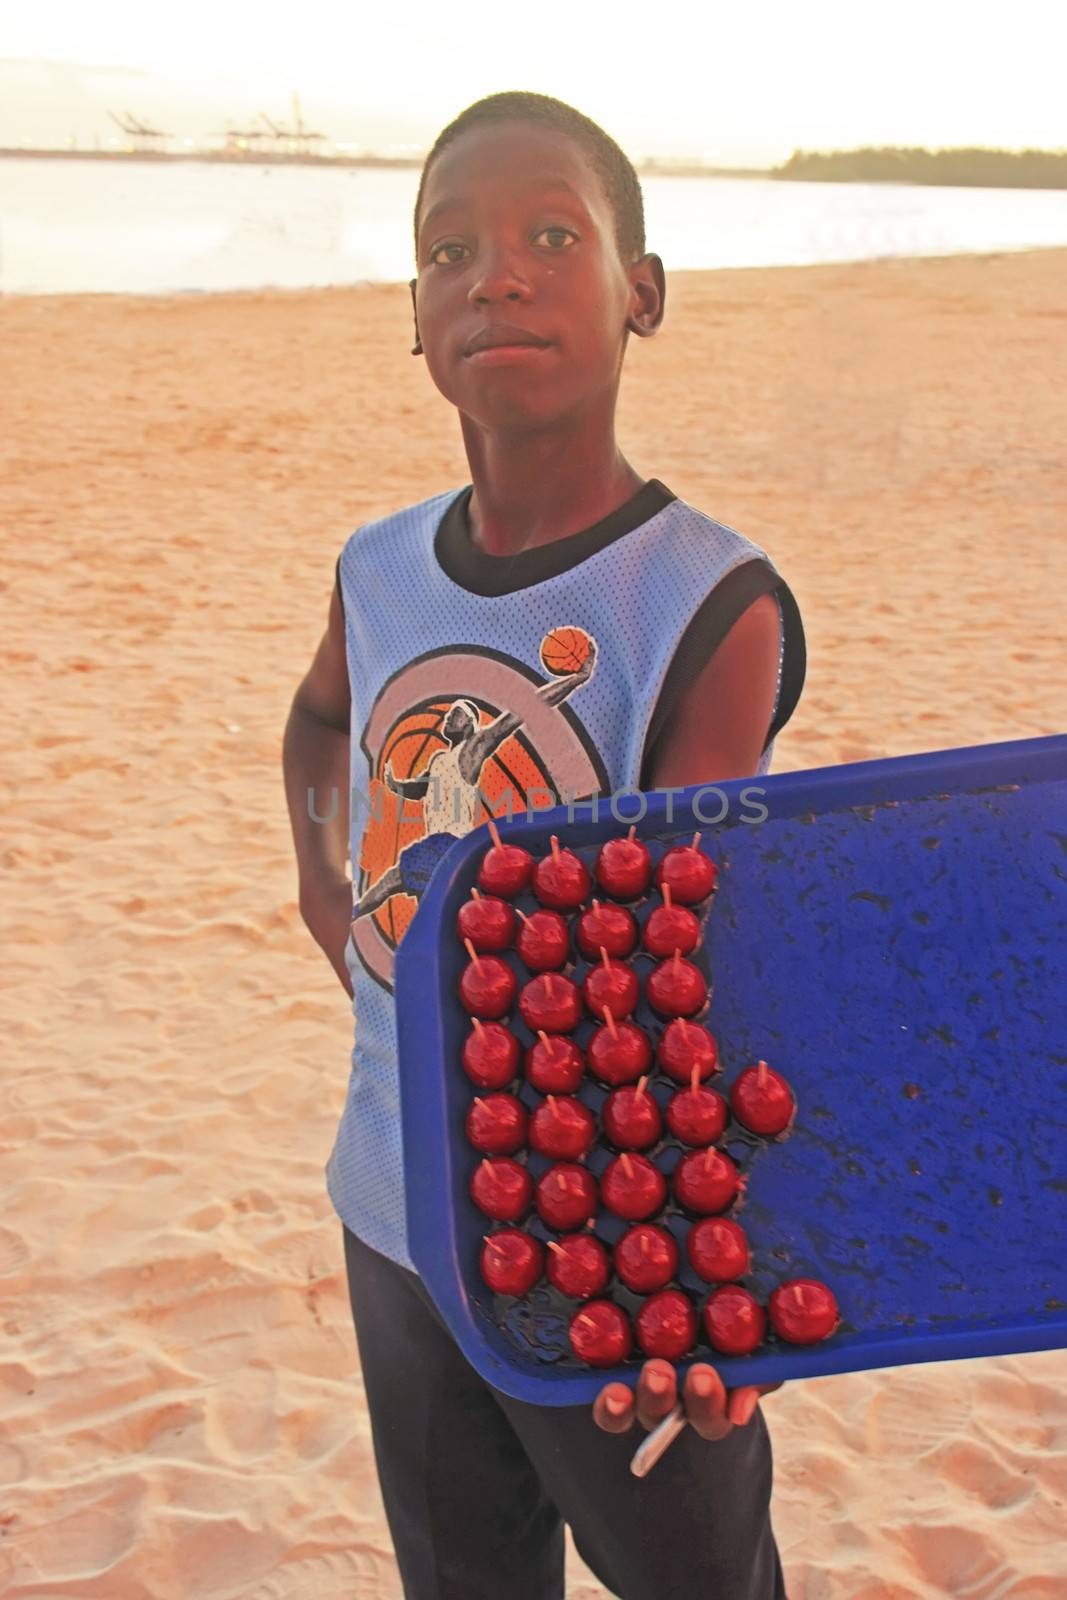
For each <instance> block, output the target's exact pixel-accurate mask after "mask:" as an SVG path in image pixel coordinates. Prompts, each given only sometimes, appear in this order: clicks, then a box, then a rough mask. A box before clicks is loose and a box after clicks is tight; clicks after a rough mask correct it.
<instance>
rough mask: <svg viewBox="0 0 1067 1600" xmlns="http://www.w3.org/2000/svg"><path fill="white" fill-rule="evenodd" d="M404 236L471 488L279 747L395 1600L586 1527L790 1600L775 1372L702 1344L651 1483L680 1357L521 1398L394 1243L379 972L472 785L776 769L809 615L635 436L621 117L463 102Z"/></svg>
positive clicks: (381, 536)
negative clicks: (348, 801) (647, 473)
mask: <svg viewBox="0 0 1067 1600" xmlns="http://www.w3.org/2000/svg"><path fill="white" fill-rule="evenodd" d="M415 236H416V259H417V264H418V276H417V277H416V278H415V279H413V280H412V283H411V289H412V301H413V308H414V312H415V334H416V338H415V346H414V350H413V354H417V355H423V356H424V357H425V360H426V363H427V366H428V368H429V371H430V375H431V377H432V379H433V381H434V383H435V385H436V386H437V388H438V389H439V390H440V392H441V393H442V394H443V395H444V397H445V398H446V399H447V400H449V401H451V403H452V404H453V405H454V406H455V407H456V408H457V410H458V412H459V417H460V426H461V429H462V433H463V439H464V444H465V447H466V451H467V457H468V461H469V463H470V471H471V483H470V485H468V486H466V487H465V488H464V489H462V490H460V491H458V492H457V491H455V490H451V491H448V492H446V493H444V494H440V495H436V496H434V497H432V498H431V499H429V500H427V501H424V502H422V503H421V504H420V505H418V506H414V507H410V508H407V509H406V510H404V511H402V512H398V513H396V514H395V515H394V516H390V517H386V518H383V519H381V520H380V521H378V522H377V523H372V524H369V525H367V526H365V527H363V528H360V529H358V530H357V532H356V533H355V534H354V535H353V536H352V537H351V538H350V539H349V540H348V542H347V543H346V545H345V547H344V550H343V551H342V554H341V557H340V558H339V560H338V564H337V587H336V591H335V593H334V595H333V598H332V600H331V605H330V616H329V624H328V628H327V632H326V635H325V636H324V638H323V640H322V642H321V644H320V645H319V649H318V652H317V654H316V656H315V659H314V661H313V663H312V666H311V669H310V671H309V672H308V674H307V676H306V678H305V679H304V681H303V683H302V684H301V685H300V687H299V689H298V690H297V693H296V696H295V699H294V702H293V708H292V712H291V715H290V719H289V723H288V725H287V728H286V736H285V755H284V764H285V779H286V788H287V795H288V802H289V809H290V815H291V820H292V825H293V833H294V840H295V845H296V852H297V859H298V866H299V876H300V905H301V911H302V914H303V916H304V919H305V921H306V923H307V925H308V927H309V929H310V931H311V932H312V934H313V935H314V937H315V938H316V940H317V941H318V943H319V944H320V945H321V946H322V948H323V949H324V951H325V952H326V954H327V956H328V957H329V959H330V961H331V963H332V964H333V966H334V968H335V970H336V971H337V973H338V975H339V977H340V978H341V980H342V982H343V983H344V984H345V987H346V989H347V991H348V992H349V994H350V995H351V996H352V997H353V1004H354V1011H355V1014H356V1018H357V1021H358V1028H357V1037H356V1045H355V1048H354V1050H353V1054H352V1064H353V1070H352V1073H351V1076H350V1080H349V1088H348V1094H347V1097H346V1104H345V1108H344V1113H343V1115H342V1120H341V1125H340V1127H339V1129H338V1135H337V1141H336V1144H335V1146H334V1150H333V1152H332V1154H331V1157H330V1161H329V1164H328V1166H327V1184H328V1188H329V1192H330V1195H331V1198H332V1200H333V1203H334V1206H335V1208H336V1210H337V1212H338V1214H339V1216H340V1217H341V1219H342V1222H343V1224H344V1227H343V1240H344V1248H345V1260H346V1267H347V1272H348V1281H349V1288H350V1296H351V1302H352V1312H353V1319H354V1323H355V1328H356V1336H357V1342H358V1347H359V1352H360V1359H361V1365H362V1371H363V1377H364V1382H365V1385H366V1392H367V1400H368V1407H369V1411H370V1417H371V1425H372V1434H373V1440H374V1448H375V1456H376V1460H377V1464H378V1471H379V1477H380V1481H381V1487H382V1494H383V1498H384V1502H385V1507H386V1513H387V1516H388V1519H389V1525H390V1530H391V1532H392V1536H393V1542H394V1545H395V1548H396V1553H397V1560H398V1563H399V1567H400V1571H401V1575H402V1578H403V1582H404V1592H405V1595H406V1596H408V1600H559V1597H562V1595H563V1554H564V1535H563V1528H564V1523H569V1524H570V1526H571V1529H572V1532H573V1535H574V1539H575V1543H576V1546H577V1548H578V1550H579V1551H580V1553H581V1555H582V1557H583V1559H584V1560H585V1561H586V1562H587V1563H588V1564H589V1566H590V1567H591V1568H592V1569H593V1571H594V1572H596V1574H597V1576H598V1577H599V1578H600V1580H601V1582H602V1583H603V1584H604V1585H605V1586H606V1587H607V1588H608V1589H609V1590H610V1591H611V1592H612V1593H613V1594H616V1595H620V1596H623V1597H625V1600H667V1597H668V1596H675V1595H677V1596H680V1595H682V1594H683V1592H684V1593H685V1594H686V1596H690V1595H701V1596H707V1597H708V1600H711V1597H713V1596H714V1597H715V1600H742V1597H744V1600H781V1597H783V1596H784V1594H785V1590H784V1586H783V1582H782V1573H781V1566H780V1563H779V1559H778V1552H777V1548H776V1546H775V1541H774V1536H773V1532H772V1529H771V1524H770V1513H769V1501H770V1490H771V1476H772V1467H771V1451H770V1440H769V1436H768V1433H767V1428H766V1424H765V1423H764V1420H763V1417H762V1413H761V1412H760V1411H759V1409H758V1405H757V1402H758V1399H759V1397H760V1395H761V1394H762V1393H765V1392H767V1389H768V1388H777V1387H779V1385H769V1386H765V1387H764V1388H762V1389H759V1388H754V1387H753V1388H747V1389H740V1390H735V1391H733V1393H732V1394H730V1395H726V1394H725V1393H724V1391H723V1386H722V1382H721V1380H720V1379H719V1377H718V1374H717V1373H716V1371H715V1369H714V1367H712V1366H711V1365H710V1364H708V1363H703V1362H698V1363H696V1364H695V1365H694V1366H693V1368H692V1369H691V1372H690V1374H689V1376H688V1379H687V1382H686V1386H685V1395H684V1401H685V1407H686V1415H687V1419H688V1422H689V1423H690V1426H688V1427H687V1428H686V1429H685V1430H684V1431H683V1433H682V1434H681V1436H680V1437H679V1439H678V1440H677V1442H676V1443H675V1444H674V1445H673V1446H672V1447H671V1449H670V1450H669V1451H668V1452H667V1454H666V1455H665V1456H664V1458H663V1459H662V1461H661V1462H660V1463H659V1464H658V1465H657V1466H656V1467H655V1468H654V1469H653V1471H652V1472H651V1474H650V1475H649V1477H648V1478H647V1479H643V1480H639V1479H636V1478H635V1477H633V1476H632V1474H630V1473H629V1470H628V1465H629V1459H630V1456H631V1455H632V1453H633V1448H634V1441H633V1439H632V1438H627V1437H626V1434H627V1432H628V1431H629V1430H630V1429H631V1427H632V1424H633V1421H634V1418H635V1416H636V1418H637V1419H638V1420H639V1421H640V1422H641V1424H642V1425H643V1426H644V1427H645V1428H651V1427H653V1426H655V1424H656V1422H657V1421H658V1420H659V1419H660V1418H662V1417H663V1416H664V1415H666V1413H667V1412H668V1411H670V1410H671V1409H672V1407H673V1406H674V1404H675V1401H676V1391H675V1372H674V1368H673V1367H672V1365H671V1364H670V1363H669V1362H665V1361H658V1360H653V1361H649V1362H646V1363H645V1365H644V1367H643V1368H642V1371H641V1375H640V1379H639V1382H638V1385H637V1391H636V1394H635V1393H634V1391H633V1390H631V1389H630V1387H629V1386H628V1385H626V1384H621V1383H611V1384H607V1385H606V1386H605V1387H604V1389H603V1390H602V1391H601V1393H600V1395H599V1397H598V1399H597V1401H596V1404H595V1406H594V1407H593V1410H592V1413H591V1414H590V1411H589V1409H588V1408H587V1407H584V1406H574V1407H540V1406H533V1405H526V1404H523V1403H521V1402H518V1401H514V1400H512V1399H510V1398H509V1397H508V1396H505V1395H503V1394H501V1393H499V1392H498V1391H497V1390H495V1389H493V1388H492V1387H491V1386H490V1385H488V1384H487V1383H485V1382H484V1381H483V1380H482V1379H480V1378H479V1377H478V1375H477V1374H476V1373H475V1372H474V1371H473V1369H472V1368H471V1367H470V1366H469V1364H468V1363H467V1361H466V1360H465V1358H464V1357H463V1356H462V1354H461V1352H460V1351H459V1349H458V1347H457V1346H456V1345H455V1343H454V1341H453V1340H452V1338H451V1335H450V1334H449V1332H448V1330H447V1327H446V1325H445V1324H444V1322H443V1320H442V1319H441V1318H440V1316H439V1315H438V1313H437V1311H436V1307H435V1306H434V1304H433V1302H432V1300H431V1298H430V1296H429V1294H428V1293H427V1291H426V1289H425V1286H424V1285H423V1284H422V1283H421V1280H420V1279H419V1278H418V1276H417V1275H416V1274H415V1272H414V1270H413V1264H412V1262H411V1261H410V1258H409V1256H408V1252H407V1242H406V1233H405V1228H404V1217H405V1212H404V1195H403V1170H402V1156H401V1141H400V1128H399V1090H398V1085H397V1073H396V1058H395V1014H394V1011H393V998H392V985H391V978H392V961H393V957H394V954H395V949H396V946H397V944H398V943H399V942H400V940H401V939H402V938H403V934H404V930H405V928H406V926H407V923H408V921H410V918H411V915H412V914H413V912H414V909H415V903H417V897H418V895H419V893H420V892H421V889H422V888H424V887H425V884H426V882H427V881H428V879H429V874H430V873H431V872H432V870H433V866H434V864H435V863H436V860H437V859H439V857H440V855H441V854H442V853H443V852H444V851H446V850H447V849H448V848H449V846H450V844H451V842H452V839H453V838H454V837H456V836H457V835H460V834H462V833H464V832H466V831H467V829H468V828H469V827H472V826H476V825H477V824H478V822H479V821H480V820H482V819H481V818H478V817H476V816H475V815H474V808H473V804H472V796H473V795H474V794H475V792H476V788H477V790H478V791H480V792H481V793H485V794H489V795H490V796H492V795H493V794H494V793H499V792H500V789H501V786H506V787H510V788H511V790H512V793H513V794H514V792H515V790H516V789H518V791H519V797H518V804H519V807H520V808H524V807H525V806H526V805H527V804H529V805H531V806H532V805H534V804H535V803H537V801H536V800H535V799H534V798H532V797H530V798H528V796H529V795H530V791H531V790H537V791H539V800H540V803H541V804H542V805H543V804H546V803H548V802H549V801H551V802H552V803H558V802H559V801H560V800H565V799H566V798H568V796H571V797H579V796H582V795H585V796H588V795H590V794H592V793H593V792H598V793H599V794H600V795H601V797H602V802H601V803H602V804H603V803H604V801H605V800H606V797H607V796H608V795H609V794H611V793H613V792H615V791H617V790H621V789H626V788H635V787H642V788H645V789H652V788H666V787H674V786H685V785H690V784H696V783H702V782H709V783H710V782H714V781H715V780H720V779H729V778H735V777H742V776H746V775H749V774H753V773H755V774H757V775H758V774H759V773H762V772H764V771H766V770H767V767H768V766H769V763H770V757H771V753H772V749H773V738H774V735H775V734H776V733H777V731H778V730H779V729H780V728H781V727H782V726H783V725H784V723H785V722H786V721H787V720H788V718H789V716H790V715H791V714H792V711H793V709H794V708H795V706H796V703H797V700H798V698H799V694H800V689H801V685H802V683H803V676H804V645H803V631H802V628H801V625H800V618H799V613H798V612H797V608H796V604H795V601H794V600H793V597H792V595H791V593H790V591H789V589H788V586H787V585H786V584H785V583H784V582H783V581H782V579H781V578H780V576H779V575H778V573H777V572H776V571H775V569H774V567H773V566H772V565H771V563H770V562H769V561H768V560H767V558H766V556H765V555H764V553H763V552H762V551H760V550H758V549H757V547H756V546H754V545H752V544H751V543H750V542H749V541H748V540H746V539H744V538H743V537H742V536H741V535H740V534H737V533H736V532H734V531H733V530H732V529H728V528H725V527H724V526H723V525H722V524H719V523H716V522H714V521H712V519H711V518H709V517H707V516H705V515H704V514H703V513H700V512H698V511H696V510H694V508H692V507H689V506H686V505H685V503H684V502H682V501H679V500H678V499H677V498H676V497H675V496H674V495H673V494H672V492H671V491H670V490H669V489H668V488H667V487H666V486H665V485H664V484H663V483H661V482H660V480H659V479H655V478H653V479H651V480H649V481H646V480H645V479H643V478H642V477H641V475H640V474H639V473H638V472H636V471H635V469H634V468H633V467H632V466H630V464H629V463H628V462H627V461H626V460H625V459H624V458H623V456H622V453H621V452H620V450H619V448H618V446H617V444H616V441H615V431H614V416H615V403H616V397H617V392H618V385H619V380H620V377H621V369H622V361H623V356H624V353H625V349H626V345H627V341H628V338H629V335H630V334H631V333H633V334H636V335H637V337H639V338H647V337H649V336H650V335H652V334H654V333H655V331H656V329H657V328H658V327H659V326H660V323H661V320H662V317H663V308H664V293H665V287H664V272H663V266H662V263H661V261H660V259H659V257H658V256H656V255H653V254H649V253H646V252H645V246H644V218H643V209H642V203H641V193H640V186H639V184H638V182H637V177H636V174H635V173H634V171H633V168H632V166H631V165H630V163H629V161H628V160H627V159H626V157H625V155H624V154H623V153H622V151H621V150H620V149H619V148H618V146H617V145H616V144H615V143H614V141H613V140H611V139H610V138H609V137H608V135H607V134H606V133H604V131H603V130H602V129H600V128H599V127H598V126H597V125H596V124H595V123H593V122H591V121H589V119H588V118H586V117H584V116H582V114H581V113H580V112H577V111H575V110H574V109H573V108H571V107H569V106H566V105H564V104H563V103H562V102H560V101H557V100H554V99H551V98H549V97H547V96H542V95H533V94H522V93H509V94H501V95H493V96H490V97H488V98H487V99H486V100H482V101H479V102H477V103H476V104H475V105H473V106H471V107H468V109H467V110H466V111H465V112H463V113H462V114H461V115H460V116H459V117H458V118H457V119H456V120H455V121H454V122H453V123H451V124H449V126H448V127H447V128H445V129H444V131H443V132H442V133H441V134H440V135H439V137H438V139H437V142H436V143H435V145H434V147H433V149H432V150H431V151H430V154H429V155H428V157H427V159H426V163H425V165H424V167H423V172H422V179H421V182H420V186H419V193H418V197H417V200H416V205H415ZM557 627H558V628H561V629H570V630H572V632H576V633H579V634H584V636H585V639H586V641H587V643H588V647H589V648H588V652H587V654H586V655H585V657H584V658H583V659H582V660H581V661H580V662H579V663H578V665H577V667H576V669H575V670H574V671H573V672H569V673H568V672H567V671H566V669H565V668H561V669H560V671H559V673H556V672H555V670H553V673H551V674H550V673H548V672H547V669H546V667H545V664H544V661H543V660H542V659H541V657H540V655H539V646H540V644H541V643H542V642H543V641H544V639H545V638H546V637H547V636H548V634H549V633H550V632H551V631H552V630H553V629H554V628H557ZM349 735H351V737H349ZM440 773H443V774H445V776H446V777H448V778H450V780H451V791H450V790H449V789H448V787H447V785H446V788H445V791H444V792H443V793H442V792H441V789H440V784H439V782H438V777H439V774H440ZM516 779H518V780H519V781H518V782H516V781H515V780H516ZM334 785H336V786H337V788H338V789H339V790H343V791H344V792H349V793H350V794H351V797H352V816H351V819H349V817H348V816H347V815H345V814H344V813H343V811H342V814H341V815H338V816H336V817H334V818H333V819H332V820H331V821H330V822H328V823H327V824H326V825H323V823H322V822H321V821H319V820H316V819H315V818H313V817H311V816H309V810H310V808H309V806H308V803H307V797H308V791H309V790H315V791H316V792H317V793H318V794H320V795H321V794H323V793H326V792H328V791H329V788H330V787H331V786H334ZM494 786H495V788H494ZM360 797H363V801H362V802H361V800H360ZM379 802H380V804H379ZM453 802H454V803H453ZM624 809H625V807H624ZM579 814H581V813H580V812H579ZM349 825H350V835H349V831H348V830H349ZM346 854H349V855H350V857H351V860H352V866H353V878H354V879H355V880H356V884H353V883H351V882H349V880H348V877H347V875H346V871H345V858H346ZM357 884H358V886H359V892H358V895H357V899H356V904H355V907H354V908H353V905H352V896H353V892H354V890H355V889H356V886H357ZM346 932H347V934H348V938H347V941H346V938H345V934H346Z"/></svg>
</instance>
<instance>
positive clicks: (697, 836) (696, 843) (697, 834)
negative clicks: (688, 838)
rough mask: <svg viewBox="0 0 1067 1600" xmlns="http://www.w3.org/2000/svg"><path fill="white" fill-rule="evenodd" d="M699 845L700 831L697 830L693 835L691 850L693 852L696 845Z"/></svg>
mask: <svg viewBox="0 0 1067 1600" xmlns="http://www.w3.org/2000/svg"><path fill="white" fill-rule="evenodd" d="M699 843H700V830H699V829H698V830H697V832H696V833H694V835H693V849H694V850H695V849H696V847H697V845H698V844H699Z"/></svg>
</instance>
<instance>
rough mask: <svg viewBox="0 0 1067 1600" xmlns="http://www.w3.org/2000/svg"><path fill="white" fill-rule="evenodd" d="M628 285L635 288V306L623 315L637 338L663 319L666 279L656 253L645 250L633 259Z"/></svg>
mask: <svg viewBox="0 0 1067 1600" xmlns="http://www.w3.org/2000/svg"><path fill="white" fill-rule="evenodd" d="M630 286H631V288H632V289H633V290H634V292H635V300H636V309H635V310H633V311H631V313H630V315H629V316H628V317H627V319H626V326H627V329H628V330H629V331H630V332H631V333H636V334H637V336H638V338H639V339H648V338H650V337H651V335H652V334H654V333H655V331H656V329H657V328H658V327H659V325H660V323H661V322H662V321H663V312H664V309H665V303H666V299H667V279H666V274H665V273H664V271H663V262H662V261H661V260H660V258H659V256H657V255H655V254H653V252H652V251H649V252H648V254H647V255H643V256H642V257H641V259H640V261H635V262H634V264H633V266H632V267H631V268H630Z"/></svg>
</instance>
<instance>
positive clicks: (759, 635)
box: [649, 594, 780, 789]
mask: <svg viewBox="0 0 1067 1600" xmlns="http://www.w3.org/2000/svg"><path fill="white" fill-rule="evenodd" d="M779 644H780V639H779V614H778V602H777V600H776V599H775V598H774V596H773V594H763V595H760V597H759V599H758V600H754V601H753V602H752V604H751V605H750V606H749V607H748V609H747V611H744V612H742V614H741V616H740V617H738V619H737V621H736V622H735V623H734V625H733V627H732V628H731V629H730V631H729V633H728V634H727V635H726V637H725V639H723V641H722V643H721V644H720V645H719V647H718V649H717V650H716V651H715V653H714V654H713V656H712V657H711V660H710V661H708V662H707V663H706V665H705V666H704V667H703V669H702V670H701V672H700V673H699V674H698V675H697V677H696V678H695V679H694V680H693V682H692V683H691V684H689V685H688V687H687V688H686V689H685V690H684V691H683V693H682V695H681V698H680V699H679V701H678V705H677V707H676V709H675V712H674V715H673V716H672V717H671V720H670V722H669V723H668V725H667V727H666V728H665V730H664V734H663V737H662V739H661V740H660V741H659V749H658V751H657V753H656V756H655V758H654V764H653V767H652V770H651V772H650V774H649V788H651V789H670V788H684V787H686V786H688V785H690V784H694V783H716V782H719V781H723V780H725V779H728V778H746V777H750V776H751V775H752V774H754V773H755V771H756V768H757V766H758V764H759V758H760V756H761V754H762V752H763V746H764V744H765V742H766V739H767V733H768V730H769V729H770V725H771V717H772V715H773V712H774V696H775V690H776V688H777V684H778V652H779Z"/></svg>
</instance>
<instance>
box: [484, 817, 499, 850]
mask: <svg viewBox="0 0 1067 1600" xmlns="http://www.w3.org/2000/svg"><path fill="white" fill-rule="evenodd" d="M486 825H487V826H488V828H489V837H490V838H491V839H492V841H493V843H494V844H495V845H496V848H497V849H498V850H499V849H500V833H499V831H498V829H497V825H496V823H495V822H494V821H493V819H492V817H487V818H486Z"/></svg>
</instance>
